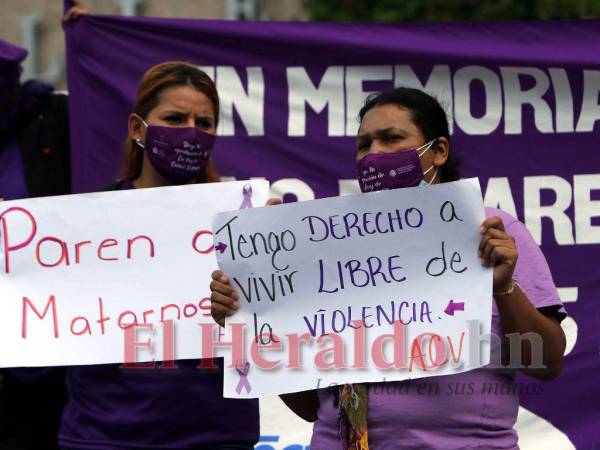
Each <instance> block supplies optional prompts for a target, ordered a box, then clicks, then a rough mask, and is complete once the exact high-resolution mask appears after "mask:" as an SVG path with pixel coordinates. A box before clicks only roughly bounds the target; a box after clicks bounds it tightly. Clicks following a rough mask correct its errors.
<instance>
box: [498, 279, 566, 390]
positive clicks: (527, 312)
mask: <svg viewBox="0 0 600 450" xmlns="http://www.w3.org/2000/svg"><path fill="white" fill-rule="evenodd" d="M496 304H497V305H498V311H499V313H500V321H501V323H502V332H503V334H505V335H509V338H510V335H511V334H517V336H518V338H519V339H520V342H521V360H520V361H519V364H520V365H521V367H526V368H522V369H521V370H522V371H523V372H524V373H526V374H528V375H530V376H533V377H535V378H540V379H552V378H555V377H556V376H557V375H558V374H559V373H560V371H561V369H562V366H563V354H564V351H565V345H566V339H565V334H564V332H563V330H562V328H561V326H560V324H559V323H558V321H557V320H556V319H554V318H552V317H549V316H546V315H544V314H543V313H541V312H540V311H538V310H537V309H536V308H535V307H534V306H533V305H532V304H531V302H530V301H529V300H528V299H527V296H526V295H525V293H524V292H523V291H522V290H521V289H520V288H519V287H517V288H516V289H515V290H514V291H513V293H512V294H510V295H503V296H496ZM526 333H534V334H533V336H530V337H528V336H523V335H524V334H526ZM536 335H537V336H539V338H536V337H535V336H536ZM540 346H541V348H539V347H540ZM538 355H539V356H541V360H542V363H543V366H542V367H528V366H531V365H532V363H536V362H537V361H538V360H539V358H538Z"/></svg>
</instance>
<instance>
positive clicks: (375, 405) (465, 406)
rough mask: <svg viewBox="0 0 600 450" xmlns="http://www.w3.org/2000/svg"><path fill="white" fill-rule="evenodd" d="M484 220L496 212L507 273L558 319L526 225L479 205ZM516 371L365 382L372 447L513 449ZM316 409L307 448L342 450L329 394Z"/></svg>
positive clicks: (496, 320)
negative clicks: (510, 240) (511, 260)
mask: <svg viewBox="0 0 600 450" xmlns="http://www.w3.org/2000/svg"><path fill="white" fill-rule="evenodd" d="M486 215H487V217H493V216H499V217H500V218H501V219H502V222H503V223H504V227H505V229H506V231H507V232H508V233H509V234H510V235H512V236H513V237H514V238H515V240H516V245H517V251H518V254H519V258H518V260H517V265H516V268H515V272H514V275H513V276H514V278H515V279H516V280H517V282H518V283H519V285H520V286H521V288H522V289H523V291H524V292H525V293H526V294H527V298H528V299H529V300H530V301H531V303H532V304H533V305H534V306H535V307H536V308H544V307H554V308H555V309H554V310H553V312H554V314H555V315H556V317H557V318H558V319H559V320H562V319H563V318H564V317H565V315H566V313H565V311H564V308H563V307H562V303H561V301H560V298H559V296H558V292H557V290H556V287H555V285H554V282H553V281H552V275H551V274H550V269H549V268H548V264H547V263H546V260H545V258H544V255H543V254H542V252H541V250H540V249H539V247H538V245H537V244H536V243H535V241H534V240H533V238H532V237H531V235H530V234H529V232H528V231H527V228H525V225H523V224H522V223H521V222H519V221H518V220H517V219H515V218H513V217H511V216H510V215H508V214H506V213H505V212H503V211H500V210H497V209H493V208H486ZM492 333H495V334H497V335H500V334H501V327H500V317H499V313H498V308H497V306H496V301H495V300H494V301H493V305H492ZM515 376H516V371H515V370H514V369H513V370H510V369H502V370H500V369H486V368H481V369H476V370H472V371H469V372H463V373H460V374H456V375H444V376H438V377H430V378H421V379H413V380H408V381H400V382H389V383H371V384H369V403H368V413H367V421H368V433H369V448H370V449H371V450H389V449H395V448H401V449H403V450H408V449H414V450H422V449H425V448H436V449H437V448H439V449H457V448H486V449H515V448H518V444H517V440H518V438H517V433H516V431H515V430H514V428H513V425H514V423H515V421H516V418H517V411H518V408H519V390H525V389H528V390H527V392H529V391H530V390H531V389H536V384H535V383H531V384H523V385H517V384H516V383H515ZM318 396H319V402H320V407H319V411H318V419H317V421H316V422H315V425H314V429H313V437H312V442H311V450H335V449H341V444H340V438H339V434H338V425H337V417H338V413H337V406H336V405H335V404H334V403H335V396H334V391H332V390H331V389H321V390H319V391H318Z"/></svg>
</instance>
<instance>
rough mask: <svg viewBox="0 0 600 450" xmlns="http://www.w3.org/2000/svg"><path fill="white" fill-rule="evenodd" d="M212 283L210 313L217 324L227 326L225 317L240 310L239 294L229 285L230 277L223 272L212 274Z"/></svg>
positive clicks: (216, 271) (218, 271) (217, 271)
mask: <svg viewBox="0 0 600 450" xmlns="http://www.w3.org/2000/svg"><path fill="white" fill-rule="evenodd" d="M212 279H213V280H212V281H211V283H210V290H211V294H210V313H211V315H212V318H213V319H214V321H215V322H217V323H218V324H219V325H221V326H222V327H224V326H225V317H226V316H231V315H233V314H234V313H235V312H236V311H237V310H238V309H240V301H239V295H240V294H239V293H238V291H236V290H235V289H233V288H232V287H231V285H230V284H229V277H228V276H227V274H226V273H224V272H223V271H222V270H215V271H214V272H213V273H212Z"/></svg>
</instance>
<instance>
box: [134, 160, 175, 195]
mask: <svg viewBox="0 0 600 450" xmlns="http://www.w3.org/2000/svg"><path fill="white" fill-rule="evenodd" d="M132 184H133V186H134V187H135V188H136V189H143V188H153V187H163V186H173V183H171V182H170V181H168V180H167V179H165V178H164V177H163V176H162V175H160V174H159V173H158V172H157V171H156V170H155V169H154V167H152V164H151V163H150V161H148V158H146V155H144V162H143V163H142V172H141V173H140V176H139V177H137V178H136V179H134V180H132Z"/></svg>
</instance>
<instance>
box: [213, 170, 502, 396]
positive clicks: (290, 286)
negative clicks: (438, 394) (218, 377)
mask: <svg viewBox="0 0 600 450" xmlns="http://www.w3.org/2000/svg"><path fill="white" fill-rule="evenodd" d="M484 219H485V214H484V208H483V202H482V197H481V190H480V187H479V182H478V180H477V179H471V180H462V181H458V182H454V183H444V184H442V185H435V186H431V187H427V188H410V189H398V190H393V191H383V192H376V193H371V194H366V195H355V196H346V197H337V198H328V199H322V200H315V201H309V202H303V203H298V204H287V205H281V206H275V207H270V208H261V209H260V210H259V209H255V210H245V211H237V212H235V211H234V212H228V213H222V214H218V215H217V216H216V219H215V222H214V224H213V232H214V234H215V237H214V239H215V242H219V241H221V242H222V243H223V245H226V246H227V247H226V250H225V251H224V252H223V253H222V254H218V255H217V259H218V262H219V266H220V267H221V268H222V269H223V270H224V271H225V272H226V273H228V274H229V276H230V278H231V283H232V285H233V287H235V288H236V289H237V291H239V293H240V310H239V311H238V312H237V313H236V314H235V315H234V316H233V317H230V318H229V319H228V321H227V325H228V330H227V331H228V338H229V339H231V340H232V349H233V351H232V352H231V354H230V356H229V359H230V361H229V367H228V368H226V369H225V380H224V396H225V397H260V396H264V395H273V394H281V393H287V392H296V391H302V390H308V389H315V388H318V387H326V386H329V385H331V384H341V383H348V382H352V383H356V382H377V381H382V380H388V381H391V380H403V379H407V378H417V377H426V376H434V375H442V374H451V373H458V372H462V371H466V370H471V369H474V368H476V367H480V366H482V365H485V364H487V363H488V362H489V345H486V343H485V342H483V341H484V340H483V339H480V336H481V335H485V334H487V333H489V332H490V326H491V315H492V270H491V269H489V268H483V267H482V266H481V262H480V260H479V258H478V255H477V247H478V245H479V242H480V239H481V236H480V233H479V227H480V225H481V223H482V222H483V220H484ZM242 323H243V324H245V331H246V333H245V337H244V336H242V333H240V332H238V331H239V330H240V329H241V325H236V324H242ZM236 327H237V328H236ZM240 347H241V348H242V350H243V352H242V351H240ZM226 358H227V357H226ZM226 360H227V359H226Z"/></svg>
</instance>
